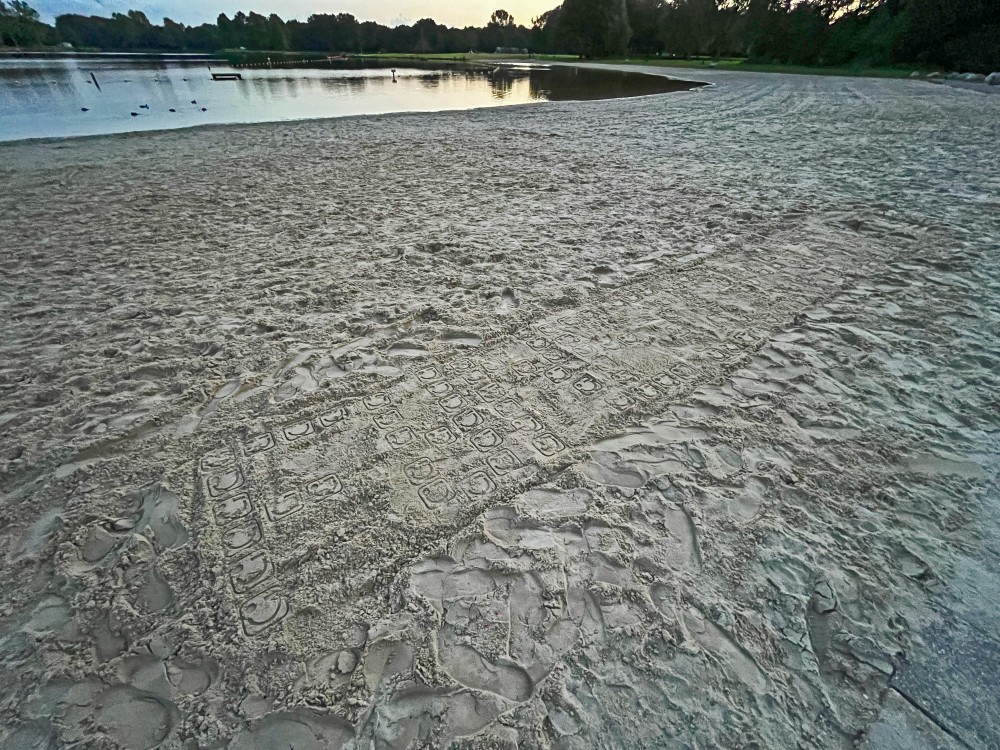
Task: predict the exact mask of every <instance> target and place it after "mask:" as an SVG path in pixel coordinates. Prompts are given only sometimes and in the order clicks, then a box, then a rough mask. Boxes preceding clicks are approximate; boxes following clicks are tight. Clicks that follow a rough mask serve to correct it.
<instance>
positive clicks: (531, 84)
mask: <svg viewBox="0 0 1000 750" xmlns="http://www.w3.org/2000/svg"><path fill="white" fill-rule="evenodd" d="M390 65H392V64H390V63H378V64H372V65H368V64H367V63H366V67H358V66H359V63H358V62H357V61H348V62H346V63H341V62H330V63H314V64H313V66H312V67H305V66H296V67H281V68H274V69H268V68H249V69H247V68H243V69H240V70H234V69H233V68H230V67H228V66H227V65H226V64H225V63H222V62H220V61H213V60H211V59H208V58H201V59H198V58H186V59H185V58H179V57H178V58H170V59H168V58H159V57H143V56H132V55H105V56H79V57H77V56H63V57H55V58H53V57H6V58H3V57H0V140H5V141H9V140H17V139H21V138H50V137H62V136H79V135H97V134H102V133H122V132H129V131H137V130H159V129H164V128H181V127H190V126H192V125H203V124H208V123H248V122H269V121H280V120H302V119H310V118H318V117H343V116H348V115H364V114H385V113H389V112H431V111H440V110H452V109H475V108H480V107H498V106H504V105H511V104H527V103H529V102H544V101H567V100H581V99H605V98H615V97H624V96H644V95H649V94H660V93H668V92H674V91H684V90H688V89H691V88H693V87H695V86H697V85H698V84H693V83H690V82H687V81H677V80H674V79H669V78H665V77H662V76H652V75H644V74H639V73H621V72H618V71H597V70H584V69H578V68H571V67H562V66H554V67H550V66H546V65H530V64H512V65H501V66H489V67H475V66H457V65H445V64H432V66H431V67H420V65H421V64H420V63H415V62H409V61H407V62H405V63H402V62H397V63H394V65H395V66H396V72H395V81H394V80H393V72H392V70H391V68H390ZM404 65H405V66H406V67H403V66H404ZM224 72H238V73H240V74H241V75H242V76H243V80H238V81H213V80H212V75H211V74H212V73H224ZM95 81H96V83H95Z"/></svg>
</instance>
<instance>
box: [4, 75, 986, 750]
mask: <svg viewBox="0 0 1000 750" xmlns="http://www.w3.org/2000/svg"><path fill="white" fill-rule="evenodd" d="M658 70H659V72H661V73H668V74H673V75H676V76H677V77H680V78H684V77H686V75H687V76H690V73H689V72H688V73H687V74H686V72H685V71H669V70H665V69H658ZM699 77H700V78H704V80H707V81H708V82H709V83H712V84H714V85H713V86H711V87H708V88H704V89H700V90H696V91H691V92H684V93H676V94H667V95H663V96H653V97H644V98H637V99H622V100H614V101H598V102H581V103H550V104H545V105H528V106H519V107H510V108H501V109H492V110H478V111H470V112H454V113H437V114H413V115H392V116H383V117H366V118H347V119H340V120H325V121H310V122H291V123H281V124H277V123H271V124H261V125H245V126H232V127H207V128H198V129H192V130H181V131H170V132H160V133H144V134H133V135H119V136H106V137H95V138H83V139H68V140H61V141H47V142H21V143H11V144H0V180H2V184H3V185H4V186H5V188H4V190H2V191H0V311H2V320H3V321H4V324H3V326H2V328H0V663H3V664H4V669H3V670H2V672H3V679H2V688H0V747H2V748H17V749H18V750H21V749H23V748H49V747H86V748H154V747H156V748H169V749H171V750H179V749H181V748H183V749H184V750H192V749H194V748H204V749H209V748H223V747H230V748H237V749H239V750H247V749H249V748H260V749H261V750H263V749H264V748H276V747H288V746H294V747H295V748H297V749H301V748H340V747H348V748H357V749H358V750H360V749H362V748H364V750H368V749H369V748H394V749H395V748H400V749H402V748H425V747H427V748H429V747H442V748H447V747H450V748H465V749H469V750H471V749H473V748H477V749H478V748H503V749H505V750H507V749H513V748H581V749H582V748H609V749H610V748H660V747H663V748H816V749H817V750H819V749H820V748H822V749H824V750H825V749H828V748H850V747H864V748H868V749H869V750H875V749H876V748H888V747H900V748H914V749H916V748H949V749H952V748H983V749H984V750H985V749H986V748H991V747H997V746H998V745H1000V698H998V695H1000V692H998V691H997V690H996V674H997V671H998V670H1000V617H998V615H1000V583H998V581H1000V577H998V574H1000V547H998V544H997V539H998V538H1000V537H998V531H1000V493H998V484H997V480H998V475H1000V438H998V430H997V428H998V421H1000V399H998V393H1000V390H998V388H1000V150H998V146H997V144H998V143H1000V97H993V96H982V95H980V94H978V93H975V92H970V91H963V90H959V89H955V88H952V87H947V86H937V85H932V84H930V83H926V82H920V81H894V80H874V79H849V78H836V77H811V76H779V75H764V74H738V73H715V72H710V71H709V72H705V73H704V75H702V74H701V71H699Z"/></svg>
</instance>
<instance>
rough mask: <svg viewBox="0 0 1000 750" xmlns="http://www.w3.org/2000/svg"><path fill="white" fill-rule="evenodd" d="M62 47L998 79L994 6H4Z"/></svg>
mask: <svg viewBox="0 0 1000 750" xmlns="http://www.w3.org/2000/svg"><path fill="white" fill-rule="evenodd" d="M60 42H65V43H69V44H72V45H73V46H75V47H89V48H99V49H115V50H168V51H181V50H187V51H205V52H211V51H217V50H222V49H238V48H241V47H242V48H246V49H248V50H266V51H275V52H280V51H286V50H296V51H306V52H318V53H324V52H325V53H338V52H346V53H358V52H361V53H372V52H399V53H411V52H416V53H460V52H468V51H481V52H491V51H493V50H494V49H497V48H505V49H510V48H517V49H522V48H527V49H530V50H531V51H533V52H555V53H572V54H577V55H580V56H584V57H608V56H616V55H622V54H632V55H638V56H659V55H666V56H671V57H692V56H709V57H718V56H726V55H732V56H740V57H744V56H745V57H749V58H750V59H751V60H754V61H761V62H779V63H791V64H798V65H866V66H877V65H893V64H913V65H923V66H934V67H939V68H942V69H948V70H961V71H979V72H991V71H994V70H998V69H1000V0H564V2H563V4H562V5H561V6H559V7H558V8H554V9H553V10H551V11H549V12H548V13H545V14H544V15H542V16H541V17H539V18H536V19H533V21H532V25H531V28H527V27H525V26H523V25H519V24H517V23H516V22H515V20H514V18H513V17H512V16H511V15H510V14H509V13H508V12H507V11H504V10H497V11H495V12H494V13H493V15H492V16H491V17H490V19H489V21H488V22H487V23H486V24H485V25H484V26H482V27H467V28H464V29H458V28H451V27H447V26H442V25H440V24H437V23H435V22H434V21H433V20H431V19H429V18H424V19H421V20H420V21H417V22H416V23H414V24H413V25H411V26H396V27H392V28H390V27H388V26H383V25H381V24H377V23H373V22H371V21H366V22H360V21H358V20H357V19H356V18H355V17H354V16H352V15H350V14H348V13H337V14H332V13H331V14H317V15H312V16H309V18H308V19H306V20H305V21H284V20H282V19H281V18H279V17H278V16H277V15H274V14H271V15H270V16H267V17H265V16H263V15H260V14H258V13H249V14H245V13H242V12H240V13H237V14H236V15H234V16H233V17H232V18H229V17H228V16H226V15H220V16H219V18H218V20H217V22H216V23H215V24H203V25H201V26H185V25H183V24H179V23H175V22H174V21H171V20H170V19H169V18H165V19H163V24H162V25H159V26H158V25H155V24H153V23H151V22H150V20H149V19H148V18H146V16H145V14H143V13H142V12H140V11H129V12H128V13H125V14H122V13H115V14H113V15H112V16H111V18H103V17H97V16H80V15H63V16H59V18H57V19H56V24H55V27H54V28H53V27H51V26H48V25H46V24H43V23H41V22H40V21H39V20H38V14H37V13H35V12H34V11H33V10H32V9H31V8H30V7H29V6H28V5H27V4H26V3H25V2H23V1H22V0H12V1H11V2H4V0H0V45H4V46H13V47H38V46H44V45H53V44H58V43H60Z"/></svg>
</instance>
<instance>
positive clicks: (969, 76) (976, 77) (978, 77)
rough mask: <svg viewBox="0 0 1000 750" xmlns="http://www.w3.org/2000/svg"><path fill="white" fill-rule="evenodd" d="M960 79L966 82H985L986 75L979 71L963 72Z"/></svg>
mask: <svg viewBox="0 0 1000 750" xmlns="http://www.w3.org/2000/svg"><path fill="white" fill-rule="evenodd" d="M962 80H963V81H965V82H966V83H986V76H984V75H982V74H981V73H963V74H962Z"/></svg>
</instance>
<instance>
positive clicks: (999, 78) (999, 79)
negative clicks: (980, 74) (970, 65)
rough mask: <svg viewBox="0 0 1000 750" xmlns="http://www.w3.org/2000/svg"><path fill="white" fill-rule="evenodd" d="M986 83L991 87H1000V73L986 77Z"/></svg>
mask: <svg viewBox="0 0 1000 750" xmlns="http://www.w3.org/2000/svg"><path fill="white" fill-rule="evenodd" d="M986 83H988V84H989V85H990V86H1000V73H990V74H989V75H988V76H986Z"/></svg>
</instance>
